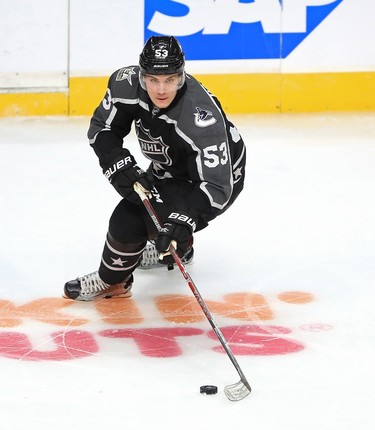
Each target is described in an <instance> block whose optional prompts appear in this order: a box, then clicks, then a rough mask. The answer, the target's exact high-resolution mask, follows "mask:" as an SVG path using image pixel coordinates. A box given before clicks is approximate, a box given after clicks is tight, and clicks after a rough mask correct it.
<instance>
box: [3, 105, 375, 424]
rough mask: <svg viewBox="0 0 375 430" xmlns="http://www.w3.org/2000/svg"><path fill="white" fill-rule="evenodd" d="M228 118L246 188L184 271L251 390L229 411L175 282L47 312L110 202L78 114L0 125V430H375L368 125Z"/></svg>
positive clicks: (156, 282)
mask: <svg viewBox="0 0 375 430" xmlns="http://www.w3.org/2000/svg"><path fill="white" fill-rule="evenodd" d="M232 120H233V121H234V122H235V123H236V125H237V126H238V128H239V130H240V132H241V133H242V135H243V137H244V139H245V141H246V143H247V150H248V164H247V180H246V187H245V190H244V191H243V193H242V195H241V196H240V197H239V199H238V201H237V202H236V203H235V204H234V205H233V207H232V208H231V209H230V210H229V211H228V212H226V213H225V214H224V215H223V216H222V217H220V218H218V219H216V220H215V221H214V222H212V224H211V226H210V227H209V228H207V229H206V230H204V231H202V232H200V233H198V234H197V235H196V241H195V262H194V264H193V265H191V266H189V267H188V271H189V273H190V275H191V276H192V278H193V280H194V282H195V283H196V284H197V287H198V289H199V291H200V293H201V294H202V296H203V297H204V298H205V300H206V301H207V304H208V305H209V307H210V309H211V310H212V312H213V315H214V318H215V321H216V323H217V324H218V325H219V326H220V327H221V328H222V330H223V333H224V335H225V336H226V338H227V340H228V341H229V343H230V345H231V348H232V349H233V352H234V354H235V355H236V357H237V359H238V362H239V364H240V366H241V368H242V370H243V372H244V373H245V375H246V376H247V378H248V380H249V382H250V384H251V386H252V389H253V391H252V393H251V394H250V396H248V397H247V398H246V399H245V400H242V401H241V402H236V403H233V402H230V401H228V399H227V398H226V397H225V395H224V393H223V388H224V386H225V385H228V384H231V383H235V382H237V381H238V379H239V377H238V374H237V373H236V371H235V369H234V367H233V365H232V363H231V362H230V361H229V359H228V357H227V356H226V355H225V354H223V353H221V352H218V351H217V348H218V346H219V342H218V341H217V339H216V338H215V336H214V335H212V333H210V326H209V324H208V322H207V320H206V319H205V318H204V317H202V314H201V313H200V312H199V309H197V305H196V302H195V299H194V297H192V294H191V292H190V290H189V288H188V287H187V285H186V283H185V281H184V279H183V278H182V276H181V274H180V273H179V271H178V270H177V269H176V270H174V271H171V272H168V271H167V270H158V271H137V272H136V280H135V284H134V288H133V290H134V294H133V298H132V299H117V300H103V301H100V302H98V303H96V304H93V303H72V302H70V301H67V300H63V299H62V298H61V293H62V286H63V284H64V282H65V281H66V280H69V279H72V278H74V277H76V276H78V275H84V274H86V273H89V272H91V271H94V270H96V268H97V266H98V264H99V259H100V255H101V251H102V247H103V243H104V237H105V233H106V230H107V223H108V218H109V216H110V214H111V212H112V209H113V208H114V206H115V204H116V202H117V201H118V200H119V197H118V195H117V194H116V192H115V191H114V190H113V189H112V188H111V187H110V185H109V184H108V183H107V181H106V180H105V179H104V177H103V176H102V175H101V172H100V168H99V166H98V163H97V160H96V157H95V155H94V153H93V151H92V150H91V148H90V147H89V146H88V143H87V139H86V130H87V126H88V118H65V117H58V118H52V117H50V118H39V117H38V118H8V119H4V118H3V119H0V151H1V158H0V184H1V202H0V205H1V208H0V213H1V215H0V216H1V224H0V233H1V242H0V244H1V245H0V270H1V273H0V281H1V296H0V309H1V310H0V356H1V357H0V375H1V390H0V401H1V403H0V404H1V414H0V417H1V426H2V428H4V429H9V430H21V429H22V430H24V429H25V428H27V429H28V430H34V429H38V430H44V429H51V428H53V429H54V430H60V429H61V430H62V429H67V428H70V429H79V430H89V429H90V430H102V429H104V428H108V429H111V430H117V429H127V428H129V429H131V428H137V429H140V430H143V429H150V428H157V429H159V428H160V429H175V428H194V429H202V428H207V426H208V425H210V428H217V429H224V428H254V429H262V430H275V429H283V430H284V429H285V430H301V429H304V430H316V429H319V430H337V429H340V430H353V429H357V428H358V429H361V430H372V429H373V428H374V422H375V413H374V402H375V394H374V386H375V375H374V373H375V371H374V362H375V353H374V351H375V337H374V328H375V326H374V323H375V316H374V314H375V313H374V303H375V301H374V299H375V264H374V260H375V114H373V113H363V114H361V113H353V114H335V115H333V114H332V115H331V114H324V115H323V114H319V115H249V116H236V117H235V116H233V118H232ZM128 142H129V145H130V148H131V150H132V152H133V153H134V154H135V156H136V158H137V159H138V160H139V164H141V165H142V163H144V160H143V161H142V157H141V156H140V154H139V150H138V148H137V144H136V141H135V137H134V135H133V134H132V137H131V138H129V139H128ZM144 165H146V164H144ZM215 348H216V349H215ZM204 384H213V385H217V386H218V387H219V392H218V394H217V395H215V396H206V395H202V394H200V392H199V387H200V386H201V385H204Z"/></svg>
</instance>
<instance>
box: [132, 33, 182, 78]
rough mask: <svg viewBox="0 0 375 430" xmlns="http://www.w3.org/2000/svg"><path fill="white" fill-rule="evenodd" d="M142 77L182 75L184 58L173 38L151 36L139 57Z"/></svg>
mask: <svg viewBox="0 0 375 430" xmlns="http://www.w3.org/2000/svg"><path fill="white" fill-rule="evenodd" d="M139 66H140V71H141V73H142V74H143V75H147V74H149V75H172V74H175V73H183V72H184V69H185V56H184V53H183V52H182V49H181V45H180V44H179V42H178V41H177V39H176V38H175V37H173V36H151V37H150V38H149V39H148V40H147V42H146V44H145V46H144V48H143V50H142V53H141V55H140V56H139Z"/></svg>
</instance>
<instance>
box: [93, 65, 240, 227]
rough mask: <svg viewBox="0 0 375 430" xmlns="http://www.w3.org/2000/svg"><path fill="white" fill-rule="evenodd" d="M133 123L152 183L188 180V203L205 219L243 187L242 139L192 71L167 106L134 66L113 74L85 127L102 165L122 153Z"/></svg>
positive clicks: (221, 207) (230, 201)
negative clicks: (149, 91)
mask: <svg viewBox="0 0 375 430" xmlns="http://www.w3.org/2000/svg"><path fill="white" fill-rule="evenodd" d="M132 124H134V126H135V131H136V134H137V137H138V141H139V144H140V147H141V150H142V153H143V154H144V155H145V157H147V158H148V159H149V160H150V161H151V166H150V169H151V171H152V174H153V175H154V177H155V178H156V183H157V182H158V181H159V180H161V181H163V180H168V179H171V178H174V179H175V180H181V181H189V182H190V183H191V184H192V185H193V188H194V189H193V192H192V193H191V196H189V199H188V200H189V201H188V202H186V204H187V206H188V207H190V208H191V209H193V210H194V212H196V213H199V214H200V215H202V214H204V218H206V219H207V220H209V219H213V218H214V217H215V216H217V215H218V214H219V213H220V212H222V211H224V210H225V209H226V208H227V207H229V205H230V204H231V203H232V201H233V200H234V198H235V197H236V196H237V195H238V193H239V192H240V191H241V190H242V188H243V182H244V177H245V162H246V150H245V145H244V142H243V140H242V138H241V136H240V134H239V132H238V131H237V129H236V128H235V126H234V125H233V124H232V123H231V122H230V121H229V120H228V119H227V117H226V115H225V113H224V112H223V110H222V108H221V105H220V103H219V101H218V100H217V98H216V97H215V96H213V95H212V94H211V93H210V92H209V91H207V89H205V88H204V87H203V85H202V84H200V83H199V82H198V81H197V80H196V79H195V78H194V77H193V76H191V75H188V74H187V75H186V80H185V83H184V85H183V87H182V88H181V89H180V90H178V92H177V95H176V97H175V99H174V100H173V102H172V103H171V105H170V106H168V108H166V109H158V108H156V107H155V106H154V105H153V103H152V102H151V100H150V98H149V96H148V94H147V91H145V90H144V89H143V88H142V87H141V85H140V82H139V67H138V66H129V67H125V68H122V69H120V70H118V71H116V72H114V73H113V74H112V75H111V77H110V79H109V82H108V89H107V93H106V95H105V97H104V99H103V101H102V102H101V104H100V105H99V106H98V107H97V109H96V110H95V112H94V114H93V117H92V119H91V122H90V128H89V131H88V137H89V142H90V144H91V145H92V147H93V148H94V150H95V152H96V154H97V156H98V157H99V162H100V165H101V166H102V168H103V169H104V168H106V167H107V166H108V165H109V164H110V163H111V162H112V161H113V160H114V159H115V158H116V157H117V156H118V155H119V154H120V152H119V151H121V148H122V147H123V144H124V142H123V139H124V137H125V136H126V135H128V134H129V132H130V130H131V127H132ZM156 188H157V186H156Z"/></svg>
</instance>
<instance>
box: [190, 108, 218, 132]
mask: <svg viewBox="0 0 375 430" xmlns="http://www.w3.org/2000/svg"><path fill="white" fill-rule="evenodd" d="M195 109H196V110H197V112H196V113H195V114H194V123H195V125H196V126H197V127H208V126H210V125H212V124H215V122H216V119H215V118H214V117H213V114H212V112H210V111H209V110H205V109H201V108H200V107H196V108H195Z"/></svg>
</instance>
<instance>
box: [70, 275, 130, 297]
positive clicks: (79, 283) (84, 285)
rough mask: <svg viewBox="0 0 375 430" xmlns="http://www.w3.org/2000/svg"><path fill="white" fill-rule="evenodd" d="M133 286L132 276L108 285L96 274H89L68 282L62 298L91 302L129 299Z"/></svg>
mask: <svg viewBox="0 0 375 430" xmlns="http://www.w3.org/2000/svg"><path fill="white" fill-rule="evenodd" d="M132 284H133V275H129V276H128V278H127V279H126V280H125V281H124V282H122V283H120V284H115V285H109V284H106V283H105V282H103V281H102V280H101V279H100V277H99V274H98V272H93V273H89V274H88V275H85V276H83V277H81V278H77V279H74V280H73V281H69V282H67V283H66V284H65V286H64V296H63V297H64V298H66V299H72V300H79V301H91V300H95V299H98V298H111V297H114V296H116V297H131V295H132V293H131V288H132Z"/></svg>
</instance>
